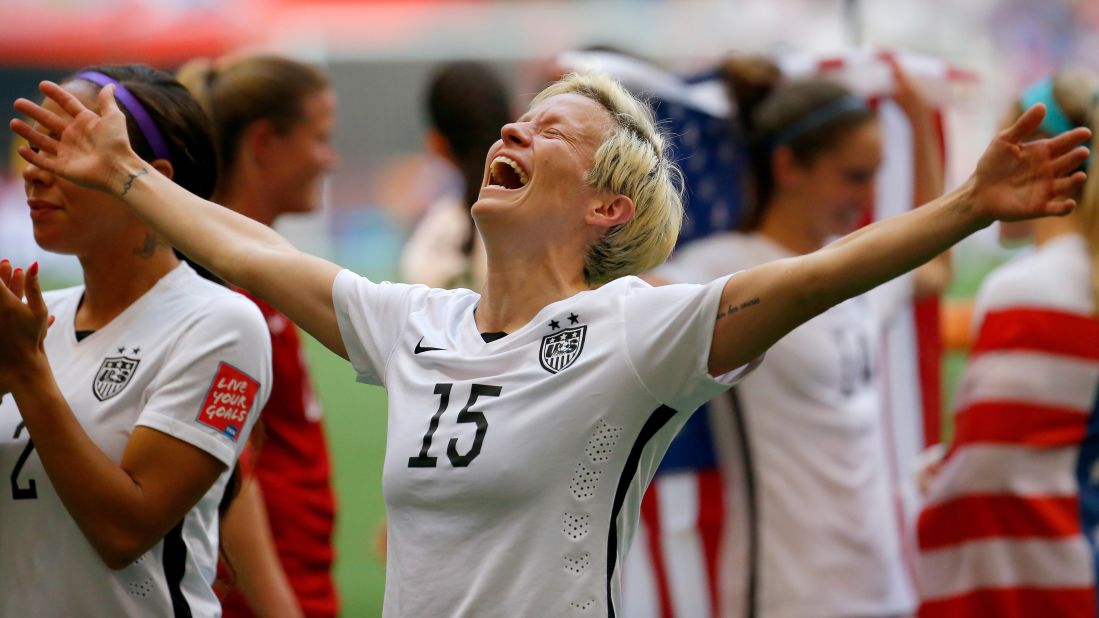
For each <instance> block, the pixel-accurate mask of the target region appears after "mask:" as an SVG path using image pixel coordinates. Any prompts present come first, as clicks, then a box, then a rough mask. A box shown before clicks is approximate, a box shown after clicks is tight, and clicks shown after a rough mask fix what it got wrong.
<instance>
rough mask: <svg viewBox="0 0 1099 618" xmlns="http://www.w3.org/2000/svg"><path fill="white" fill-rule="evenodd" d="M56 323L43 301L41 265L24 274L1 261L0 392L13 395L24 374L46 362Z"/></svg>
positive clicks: (35, 265)
mask: <svg viewBox="0 0 1099 618" xmlns="http://www.w3.org/2000/svg"><path fill="white" fill-rule="evenodd" d="M24 295H25V296H26V298H27V302H25V303H24V302H23V296H24ZM52 322H53V318H52V317H51V316H50V315H49V311H48V310H47V308H46V303H45V301H44V300H43V299H42V289H41V287H40V286H39V282H38V263H37V262H35V263H34V264H32V265H31V267H30V268H28V269H27V270H26V271H25V272H24V271H23V269H21V268H16V269H14V270H13V269H12V267H11V264H10V263H9V262H8V261H7V260H3V261H0V333H3V337H0V393H7V392H11V390H12V389H13V388H14V387H15V386H16V384H15V381H16V380H19V379H21V378H20V372H22V371H26V370H28V369H30V368H32V367H34V366H35V365H36V363H38V362H42V361H44V360H45V355H46V353H45V347H44V345H43V342H44V341H45V339H46V330H47V329H48V328H49V325H50V324H51V323H52Z"/></svg>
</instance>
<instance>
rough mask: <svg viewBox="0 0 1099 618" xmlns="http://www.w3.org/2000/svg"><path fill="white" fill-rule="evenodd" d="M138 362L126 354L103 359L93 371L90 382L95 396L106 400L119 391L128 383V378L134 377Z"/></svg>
mask: <svg viewBox="0 0 1099 618" xmlns="http://www.w3.org/2000/svg"><path fill="white" fill-rule="evenodd" d="M139 362H140V361H139V360H137V359H135V358H129V357H126V356H109V357H107V358H105V359H103V364H102V365H100V366H99V371H97V372H96V373H95V382H92V392H94V393H95V398H96V399H98V400H100V401H106V400H108V399H110V398H111V397H114V396H115V395H117V394H119V393H121V392H122V389H124V388H126V385H127V384H129V383H130V378H132V377H134V372H135V371H137V364H138V363H139Z"/></svg>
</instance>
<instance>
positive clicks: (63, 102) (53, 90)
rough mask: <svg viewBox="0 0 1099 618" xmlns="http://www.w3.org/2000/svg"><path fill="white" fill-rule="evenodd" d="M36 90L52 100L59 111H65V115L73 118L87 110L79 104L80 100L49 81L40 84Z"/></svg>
mask: <svg viewBox="0 0 1099 618" xmlns="http://www.w3.org/2000/svg"><path fill="white" fill-rule="evenodd" d="M38 89H39V90H41V91H42V94H44V95H46V96H47V97H49V98H50V99H53V102H54V103H57V105H58V106H59V107H60V108H61V109H63V110H65V113H67V114H68V115H70V116H72V117H73V118H76V117H77V116H79V115H80V113H81V112H85V111H88V108H87V107H85V105H84V104H83V103H81V102H80V99H78V98H76V97H75V96H73V94H72V93H71V92H69V91H68V90H65V89H64V88H62V87H61V86H59V85H57V84H55V83H53V82H51V81H44V82H42V83H41V84H39V85H38Z"/></svg>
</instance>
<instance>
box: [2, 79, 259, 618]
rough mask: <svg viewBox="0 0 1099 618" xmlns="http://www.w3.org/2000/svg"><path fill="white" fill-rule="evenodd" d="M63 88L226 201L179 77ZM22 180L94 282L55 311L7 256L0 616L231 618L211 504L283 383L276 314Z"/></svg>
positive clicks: (155, 245) (56, 304)
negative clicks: (219, 584) (277, 378)
mask: <svg viewBox="0 0 1099 618" xmlns="http://www.w3.org/2000/svg"><path fill="white" fill-rule="evenodd" d="M64 86H65V88H67V89H68V91H69V92H71V93H72V94H73V95H74V96H76V97H78V98H79V99H80V100H82V101H83V102H85V104H87V105H90V106H92V107H93V108H95V107H97V106H98V104H97V98H96V97H97V96H99V95H100V94H102V92H101V88H105V87H108V86H111V87H114V88H115V90H114V93H115V97H116V98H117V101H118V106H119V108H120V109H122V110H123V112H122V113H123V114H124V117H125V130H126V132H127V133H128V135H129V139H130V140H131V143H133V144H134V148H135V150H136V152H137V153H138V155H139V156H140V157H141V159H142V161H143V162H145V163H146V164H148V165H150V166H151V167H154V168H155V169H157V170H158V171H159V172H160V173H161V174H164V175H165V176H166V177H168V178H171V179H172V180H173V181H174V182H176V183H178V184H179V186H181V187H183V188H184V189H186V190H188V191H193V192H195V193H196V194H198V195H205V196H209V195H210V194H211V193H212V192H213V189H214V186H215V183H216V182H217V177H218V174H217V167H216V161H217V156H216V153H215V149H214V144H213V140H212V136H211V132H210V126H209V122H208V120H207V118H206V116H205V114H204V113H203V112H202V109H201V108H200V107H199V105H198V104H197V103H196V102H195V101H194V99H192V97H191V96H190V94H189V93H188V92H187V90H186V89H185V88H183V86H181V85H180V84H179V83H177V82H176V81H175V80H173V79H172V77H171V76H170V75H167V74H164V73H161V72H158V71H154V70H152V69H149V68H148V67H143V66H136V65H130V66H111V67H94V68H91V69H87V70H85V71H81V72H79V73H77V74H75V75H74V76H73V77H71V78H69V79H67V80H66V81H65V82H64ZM102 100H103V98H102V97H100V101H102ZM45 105H46V106H47V107H48V108H50V109H52V110H53V111H54V112H55V113H57V114H62V115H63V114H64V112H62V111H61V110H60V108H57V107H55V106H54V105H53V104H52V103H49V102H47V103H46V104H45ZM37 130H40V131H48V129H46V128H44V127H41V126H38V127H37ZM23 180H24V183H25V187H26V193H27V204H28V206H29V207H30V215H31V219H32V221H33V227H34V238H35V241H36V242H37V243H38V244H39V245H40V246H41V247H42V248H44V249H46V250H48V251H54V252H59V253H66V254H71V255H75V256H77V258H79V260H80V264H81V266H82V267H83V275H84V284H83V285H82V286H78V287H74V288H69V289H65V290H58V291H53V292H49V293H46V294H45V295H44V298H43V295H42V293H41V291H40V287H39V284H38V277H37V270H38V269H37V264H35V265H34V266H33V267H31V268H30V269H29V270H28V271H27V272H25V273H24V272H23V271H22V270H21V269H16V270H15V271H13V270H12V267H11V265H10V264H9V263H8V262H7V261H6V260H5V261H3V262H0V331H3V333H4V335H3V337H0V394H4V393H7V394H5V395H3V401H2V403H0V470H3V473H4V476H5V478H7V477H10V479H11V484H10V485H5V487H4V490H3V491H0V547H2V548H3V551H2V552H0V573H3V576H0V615H3V616H104V617H106V616H168V615H175V616H207V617H213V616H217V615H220V607H219V604H218V600H217V598H216V597H215V596H214V593H213V591H212V589H211V587H210V585H211V581H210V580H211V579H213V574H214V569H215V566H216V562H217V554H218V506H219V503H221V502H222V500H223V497H224V495H225V493H226V487H227V485H228V484H229V483H230V476H231V472H230V471H231V470H232V469H233V466H234V465H235V463H236V460H237V457H238V455H239V454H240V452H241V449H242V448H243V447H244V445H245V443H246V442H247V441H248V436H249V434H250V432H251V430H252V428H253V426H254V425H255V424H256V421H257V418H258V417H259V414H260V409H261V408H262V407H263V405H264V402H265V401H266V400H267V396H268V393H269V391H270V388H271V365H270V360H271V359H270V345H269V343H268V339H267V334H266V329H265V327H264V323H263V317H262V316H261V315H260V312H259V311H258V310H257V309H256V307H255V306H254V305H253V304H252V303H251V302H249V301H248V300H247V299H246V298H244V297H243V296H241V295H239V294H236V293H234V292H232V291H230V290H228V289H226V288H225V287H223V286H221V285H218V284H216V283H212V282H209V281H206V280H204V279H202V278H201V277H199V275H198V274H196V273H195V271H194V270H192V269H191V268H190V266H188V265H187V264H184V263H181V260H180V259H179V258H178V257H177V254H176V253H175V252H173V250H172V248H171V247H170V246H169V245H168V244H166V243H164V242H163V241H162V240H161V239H160V238H159V237H158V236H157V235H156V234H155V233H154V232H153V231H152V230H150V229H149V228H148V226H146V225H145V224H144V223H143V222H142V221H141V220H140V219H138V218H136V217H134V216H133V215H132V214H131V213H130V212H129V211H127V210H126V209H125V208H124V207H123V206H122V204H121V203H120V202H119V201H118V200H117V199H114V198H111V197H108V196H105V195H104V194H102V193H100V192H97V191H92V190H90V189H86V188H82V187H80V186H77V185H75V184H73V183H70V182H68V181H66V180H64V179H62V178H60V177H58V176H56V175H54V174H53V173H52V172H50V171H48V170H46V169H43V168H40V167H37V166H35V165H28V166H27V167H26V168H24V170H23ZM23 293H25V294H26V297H27V303H26V304H23V303H22V302H20V298H19V297H20V296H21V295H22V294H23ZM48 315H52V316H53V318H55V319H56V321H54V322H53V326H52V327H51V328H49V330H48V332H47V325H48Z"/></svg>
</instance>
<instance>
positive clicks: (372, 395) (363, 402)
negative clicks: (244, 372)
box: [306, 337, 386, 617]
mask: <svg viewBox="0 0 1099 618" xmlns="http://www.w3.org/2000/svg"><path fill="white" fill-rule="evenodd" d="M306 339H307V340H308V343H307V346H306V349H307V351H308V353H309V363H310V369H311V370H312V374H313V382H314V384H315V385H316V387H317V391H318V394H319V396H320V398H321V401H322V403H323V404H324V411H325V415H326V416H325V431H326V433H327V434H328V447H329V451H330V453H331V456H332V463H333V467H334V472H333V474H334V476H335V478H334V483H335V487H336V499H337V501H338V504H337V506H338V520H337V522H336V551H337V554H336V583H337V585H338V586H339V590H340V601H341V605H342V609H343V615H344V616H355V617H358V616H380V615H381V607H382V593H383V591H384V590H385V564H384V563H383V562H382V560H381V558H380V556H379V555H378V552H377V549H376V545H377V538H378V531H379V527H380V526H381V525H382V522H383V520H384V518H385V506H384V504H383V503H382V460H383V458H384V456H385V415H386V412H385V405H386V398H385V391H384V390H382V389H381V388H379V387H376V386H366V385H364V384H359V383H357V382H355V371H354V370H353V369H352V368H351V365H350V364H349V363H348V362H347V361H345V360H343V359H342V358H339V357H338V356H336V355H335V354H332V353H331V352H329V351H328V350H326V349H325V348H323V347H322V346H321V345H320V344H318V343H317V342H316V341H315V340H313V339H311V338H308V337H306Z"/></svg>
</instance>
